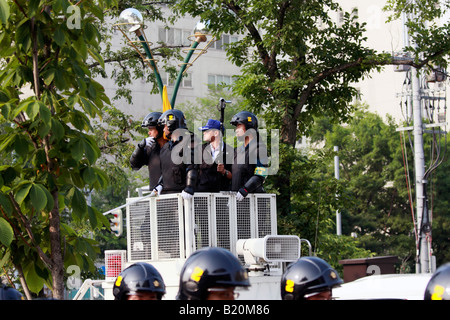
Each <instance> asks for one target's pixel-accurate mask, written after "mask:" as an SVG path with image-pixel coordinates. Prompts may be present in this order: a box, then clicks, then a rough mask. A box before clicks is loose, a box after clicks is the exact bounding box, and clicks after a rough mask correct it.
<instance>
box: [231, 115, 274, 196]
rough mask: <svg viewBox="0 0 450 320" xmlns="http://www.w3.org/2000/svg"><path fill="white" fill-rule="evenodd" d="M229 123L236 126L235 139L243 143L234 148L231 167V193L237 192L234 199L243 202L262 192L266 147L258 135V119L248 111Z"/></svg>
mask: <svg viewBox="0 0 450 320" xmlns="http://www.w3.org/2000/svg"><path fill="white" fill-rule="evenodd" d="M230 123H231V124H232V125H233V126H236V136H237V139H238V140H240V141H242V142H243V145H242V146H239V147H237V148H236V151H235V156H234V162H233V166H232V174H233V177H232V181H231V191H237V194H236V199H237V200H238V201H241V200H243V199H244V198H245V197H246V196H247V194H248V193H260V192H264V188H263V183H264V180H265V178H266V176H267V166H268V158H267V147H266V146H265V144H264V143H263V142H262V141H261V139H260V137H259V134H258V119H257V118H256V116H255V115H254V114H253V113H251V112H248V111H241V112H238V113H237V114H235V115H234V116H233V118H232V119H231V121H230Z"/></svg>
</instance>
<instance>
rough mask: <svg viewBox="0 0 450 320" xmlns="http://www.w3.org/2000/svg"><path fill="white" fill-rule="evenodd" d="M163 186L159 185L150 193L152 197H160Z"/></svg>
mask: <svg viewBox="0 0 450 320" xmlns="http://www.w3.org/2000/svg"><path fill="white" fill-rule="evenodd" d="M162 188H163V186H162V185H160V184H158V185H157V186H156V187H155V188H154V189H153V190H152V192H151V193H150V197H156V196H159V195H160V194H161V191H162Z"/></svg>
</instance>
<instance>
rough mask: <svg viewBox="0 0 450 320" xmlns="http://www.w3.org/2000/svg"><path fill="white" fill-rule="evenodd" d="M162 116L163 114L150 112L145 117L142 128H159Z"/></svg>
mask: <svg viewBox="0 0 450 320" xmlns="http://www.w3.org/2000/svg"><path fill="white" fill-rule="evenodd" d="M161 115H162V112H150V113H149V114H148V115H146V116H145V118H144V120H142V124H141V127H143V128H148V127H156V126H158V119H159V117H161Z"/></svg>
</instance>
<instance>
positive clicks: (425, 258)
mask: <svg viewBox="0 0 450 320" xmlns="http://www.w3.org/2000/svg"><path fill="white" fill-rule="evenodd" d="M419 76H420V73H419V72H418V70H417V69H416V68H411V85H412V104H413V105H412V108H413V137H414V171H415V186H416V216H417V234H418V237H419V238H418V250H419V252H418V259H417V262H416V273H429V272H430V270H429V265H430V258H429V253H428V252H429V250H428V243H427V234H426V233H425V231H426V230H425V228H424V225H423V224H422V221H423V219H424V215H427V214H428V213H427V212H425V211H426V210H428V208H427V207H426V206H425V188H426V181H425V180H424V174H425V154H424V150H423V122H422V106H421V96H420V83H419V81H420V79H419Z"/></svg>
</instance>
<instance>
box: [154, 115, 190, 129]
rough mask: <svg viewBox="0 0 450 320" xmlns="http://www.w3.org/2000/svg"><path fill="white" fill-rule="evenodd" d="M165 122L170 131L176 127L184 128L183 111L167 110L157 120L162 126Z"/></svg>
mask: <svg viewBox="0 0 450 320" xmlns="http://www.w3.org/2000/svg"><path fill="white" fill-rule="evenodd" d="M166 124H167V127H168V128H169V131H170V132H171V133H172V132H174V131H175V130H176V129H186V118H185V117H184V113H183V112H181V111H180V110H177V109H170V110H167V111H166V112H164V113H163V114H162V115H161V117H159V120H158V125H160V126H163V127H164V125H166Z"/></svg>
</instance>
